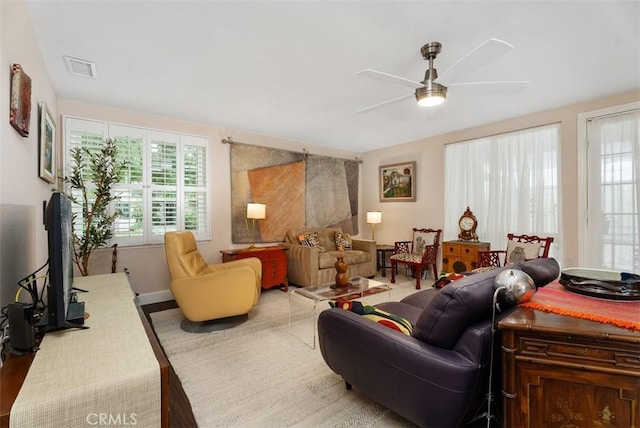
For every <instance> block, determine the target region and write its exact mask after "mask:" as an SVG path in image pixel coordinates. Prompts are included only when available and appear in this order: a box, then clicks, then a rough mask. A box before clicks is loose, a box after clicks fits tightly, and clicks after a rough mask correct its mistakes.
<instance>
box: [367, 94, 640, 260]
mask: <svg viewBox="0 0 640 428" xmlns="http://www.w3.org/2000/svg"><path fill="white" fill-rule="evenodd" d="M638 100H640V91H634V92H629V93H625V94H619V95H614V96H610V97H606V98H602V99H598V100H592V101H588V102H583V103H579V104H574V105H570V106H566V107H563V108H559V109H554V110H548V111H543V112H539V113H535V114H531V115H527V116H522V117H517V118H513V119H510V120H505V121H501V122H496V123H492V124H487V125H483V126H478V127H474V128H469V129H464V130H460V131H456V132H451V133H448V134H443V135H438V136H436V137H432V138H425V139H422V140H418V141H413V142H410V143H406V144H401V145H398V146H393V147H390V148H387V149H381V150H375V151H371V152H367V153H364V154H363V155H362V159H363V160H364V164H363V170H362V176H363V177H364V178H363V180H362V181H363V183H369V185H363V186H362V189H361V198H360V201H361V204H362V210H361V212H365V211H373V210H379V211H382V224H380V225H378V226H377V227H376V240H377V241H378V242H380V243H393V242H394V241H396V240H403V239H410V237H411V228H412V227H432V228H442V227H443V225H444V219H445V216H452V217H453V218H454V219H455V220H457V219H458V217H460V215H461V214H462V213H445V212H444V195H445V189H444V147H445V145H446V144H449V143H454V142H458V141H465V140H469V139H472V138H479V137H485V136H488V135H493V134H499V133H504V132H510V131H515V130H519V129H525V128H529V127H534V126H540V125H545V124H549V123H560V124H561V153H560V156H561V160H560V167H561V197H562V222H561V228H562V251H563V255H562V260H563V265H564V266H567V267H568V266H578V226H579V221H578V219H579V213H578V161H577V157H578V156H579V155H580V154H579V153H578V129H577V127H578V121H577V118H578V114H580V113H583V112H587V111H592V110H597V109H602V108H606V107H611V106H617V105H621V104H627V103H630V102H634V101H638ZM412 160H415V161H416V170H417V175H418V182H417V183H416V186H417V188H416V193H417V200H416V202H415V203H413V202H382V203H381V202H379V201H378V189H377V174H378V166H380V165H385V164H389V163H396V162H406V161H412ZM471 209H472V210H473V207H471ZM367 228H368V226H366V225H365V229H364V234H365V236H368V235H367ZM445 232H450V233H449V236H455V234H456V233H457V231H445ZM452 232H455V233H452ZM369 236H370V235H369ZM505 239H506V238H505Z"/></svg>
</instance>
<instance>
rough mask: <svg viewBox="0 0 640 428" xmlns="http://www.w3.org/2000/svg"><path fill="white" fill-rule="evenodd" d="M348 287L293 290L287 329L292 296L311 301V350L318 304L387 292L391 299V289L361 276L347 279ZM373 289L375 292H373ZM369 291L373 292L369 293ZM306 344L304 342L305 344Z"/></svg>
mask: <svg viewBox="0 0 640 428" xmlns="http://www.w3.org/2000/svg"><path fill="white" fill-rule="evenodd" d="M349 283H350V285H349V286H348V287H344V288H331V285H333V284H325V285H319V286H317V287H302V288H294V289H293V290H291V293H289V329H291V299H292V298H293V296H294V295H296V296H301V297H304V298H305V299H308V300H313V314H314V317H313V324H314V325H313V344H312V346H311V348H312V349H316V337H317V336H318V334H317V329H318V325H317V318H318V312H317V308H318V303H320V302H327V301H329V300H353V299H358V298H362V297H364V296H367V295H369V294H374V293H379V292H384V291H386V292H388V293H389V298H391V287H389V285H387V284H385V283H384V282H380V281H376V280H374V279H368V278H363V277H361V276H355V277H353V278H349ZM374 289H375V290H374ZM371 290H374V291H373V292H371ZM305 343H306V342H305Z"/></svg>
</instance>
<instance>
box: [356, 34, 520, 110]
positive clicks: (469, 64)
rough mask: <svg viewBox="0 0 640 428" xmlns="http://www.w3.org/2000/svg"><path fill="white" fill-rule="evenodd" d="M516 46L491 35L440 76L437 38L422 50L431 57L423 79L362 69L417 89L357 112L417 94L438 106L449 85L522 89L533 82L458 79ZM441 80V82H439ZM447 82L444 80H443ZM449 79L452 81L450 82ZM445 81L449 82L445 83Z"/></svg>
mask: <svg viewBox="0 0 640 428" xmlns="http://www.w3.org/2000/svg"><path fill="white" fill-rule="evenodd" d="M512 48H513V45H511V44H509V43H507V42H505V41H503V40H499V39H494V38H492V39H489V40H487V41H486V42H484V43H483V44H482V45H480V46H478V47H477V48H475V49H474V50H472V51H471V52H469V53H468V54H466V55H465V56H463V57H462V58H460V59H459V60H458V61H457V62H455V63H454V64H453V65H452V66H451V67H449V68H448V69H447V70H445V71H444V72H443V73H442V75H441V76H438V72H437V71H436V69H435V68H434V67H433V60H434V59H435V58H436V57H437V56H438V54H439V53H440V52H441V50H442V45H441V44H440V43H438V42H430V43H427V44H426V45H424V46H422V48H421V49H420V53H421V54H422V57H423V58H424V59H425V60H427V61H429V68H428V69H427V71H426V72H425V75H424V80H423V81H422V82H417V81H414V80H410V79H405V78H404V77H399V76H394V75H393V74H389V73H384V72H382V71H377V70H371V69H366V70H361V71H359V72H357V73H356V74H357V75H358V76H364V77H369V78H371V79H376V80H380V81H385V82H390V83H394V84H398V85H403V86H408V87H410V88H413V89H414V93H410V94H407V95H403V96H401V97H397V98H393V99H391V100H387V101H383V102H381V103H378V104H374V105H372V106H369V107H366V108H363V109H361V110H358V111H357V113H364V112H367V111H369V110H373V109H375V108H378V107H382V106H385V105H387V104H391V103H394V102H396V101H401V100H404V99H406V98H410V97H411V96H414V95H415V97H416V101H417V102H418V104H419V105H421V106H436V105H439V104H442V103H443V102H444V101H445V99H446V97H447V88H448V87H481V86H484V87H488V88H491V89H492V90H493V89H498V88H500V89H502V90H505V89H507V90H510V91H519V90H522V89H524V88H525V87H526V86H527V85H528V84H529V83H530V82H528V81H525V80H507V81H504V80H502V81H485V82H465V83H455V82H456V80H457V79H459V78H460V77H462V76H463V75H464V74H466V73H468V72H470V71H473V70H475V69H477V68H479V67H481V66H483V65H485V64H488V63H490V62H491V61H494V60H495V59H497V58H498V57H500V56H501V55H503V54H505V53H507V52H509V51H510V50H511V49H512ZM436 80H438V82H436ZM442 82H444V83H442ZM447 82H450V83H447ZM445 84H446V86H445Z"/></svg>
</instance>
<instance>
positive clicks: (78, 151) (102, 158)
mask: <svg viewBox="0 0 640 428" xmlns="http://www.w3.org/2000/svg"><path fill="white" fill-rule="evenodd" d="M116 152H117V147H116V145H115V142H114V141H113V140H111V139H106V140H104V144H103V145H102V147H101V148H100V150H97V151H91V150H89V149H88V148H86V147H74V148H73V149H71V160H72V167H71V174H70V175H69V176H68V177H65V178H64V182H65V183H67V184H68V185H69V188H70V192H69V194H68V195H67V196H69V198H70V199H71V201H72V202H74V203H76V204H79V205H81V207H82V230H81V232H80V233H78V232H77V230H78V228H77V227H76V222H77V221H78V218H77V217H78V215H77V213H74V215H73V230H74V233H73V253H74V254H73V258H74V260H73V262H74V263H75V264H76V266H78V269H79V270H80V273H81V274H82V276H88V275H89V259H90V257H91V253H92V252H93V251H94V250H95V249H97V248H101V247H106V246H107V244H108V242H109V240H110V239H111V238H112V236H113V223H114V221H115V219H116V217H118V212H115V211H114V212H111V210H110V205H111V203H112V202H114V201H116V200H118V199H119V196H117V195H115V194H113V192H112V190H113V187H114V185H115V184H116V183H118V182H119V181H120V178H121V173H122V172H123V170H124V168H125V167H126V165H127V162H126V161H122V160H118V159H117V157H116Z"/></svg>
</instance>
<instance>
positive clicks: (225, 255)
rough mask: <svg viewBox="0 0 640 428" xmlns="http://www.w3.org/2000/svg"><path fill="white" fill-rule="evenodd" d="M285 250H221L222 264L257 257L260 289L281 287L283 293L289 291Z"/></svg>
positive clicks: (260, 248)
mask: <svg viewBox="0 0 640 428" xmlns="http://www.w3.org/2000/svg"><path fill="white" fill-rule="evenodd" d="M286 250H287V248H285V247H280V246H274V247H255V248H250V249H249V248H244V249H237V250H221V251H220V252H221V253H222V262H223V263H226V262H230V261H232V260H238V259H246V258H249V257H257V258H259V259H260V261H261V262H262V288H265V289H266V288H271V287H279V286H283V290H284V291H289V280H288V279H287V255H286V254H285V251H286Z"/></svg>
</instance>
